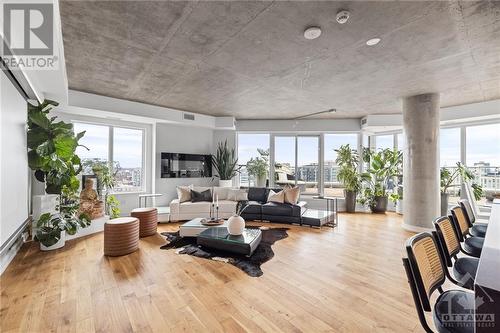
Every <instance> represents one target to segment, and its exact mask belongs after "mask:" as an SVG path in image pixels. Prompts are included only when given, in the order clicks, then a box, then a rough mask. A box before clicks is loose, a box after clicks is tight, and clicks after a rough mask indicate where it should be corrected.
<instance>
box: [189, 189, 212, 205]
mask: <svg viewBox="0 0 500 333" xmlns="http://www.w3.org/2000/svg"><path fill="white" fill-rule="evenodd" d="M200 201H209V202H211V201H212V192H210V190H205V191H203V192H198V191H195V190H191V202H200Z"/></svg>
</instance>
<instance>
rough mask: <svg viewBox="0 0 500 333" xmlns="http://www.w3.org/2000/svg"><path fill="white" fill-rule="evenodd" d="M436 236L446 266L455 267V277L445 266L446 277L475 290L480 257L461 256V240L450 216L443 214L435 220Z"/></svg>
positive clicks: (434, 232)
mask: <svg viewBox="0 0 500 333" xmlns="http://www.w3.org/2000/svg"><path fill="white" fill-rule="evenodd" d="M434 227H435V229H436V231H433V233H432V234H433V235H434V238H435V239H436V240H437V243H438V245H439V248H440V249H441V255H442V259H443V261H444V262H445V263H446V266H448V267H453V275H454V277H455V278H453V277H452V276H451V275H450V273H449V271H448V269H447V268H445V274H446V277H447V278H448V279H449V280H450V281H451V282H453V283H455V284H456V285H459V286H460V287H464V288H467V289H470V290H474V282H475V277H476V272H477V266H478V265H479V259H478V258H473V257H469V256H467V257H460V258H458V257H457V255H458V254H459V253H460V242H459V240H458V238H457V234H456V230H455V226H454V225H453V222H451V220H450V218H449V217H448V216H441V217H439V218H437V219H436V220H434Z"/></svg>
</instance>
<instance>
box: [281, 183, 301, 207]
mask: <svg viewBox="0 0 500 333" xmlns="http://www.w3.org/2000/svg"><path fill="white" fill-rule="evenodd" d="M284 191H285V202H286V203H289V204H292V205H296V204H297V202H298V201H299V196H300V188H299V187H298V186H295V187H292V188H290V187H289V188H286V189H285V190H284Z"/></svg>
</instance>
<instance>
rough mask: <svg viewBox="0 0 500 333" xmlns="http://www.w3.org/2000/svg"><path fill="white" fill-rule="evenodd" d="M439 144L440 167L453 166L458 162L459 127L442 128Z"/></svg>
mask: <svg viewBox="0 0 500 333" xmlns="http://www.w3.org/2000/svg"><path fill="white" fill-rule="evenodd" d="M439 145H440V152H439V154H440V160H441V161H440V165H441V167H447V168H449V167H452V168H453V167H455V166H456V165H457V162H460V128H442V129H441V130H440V133H439Z"/></svg>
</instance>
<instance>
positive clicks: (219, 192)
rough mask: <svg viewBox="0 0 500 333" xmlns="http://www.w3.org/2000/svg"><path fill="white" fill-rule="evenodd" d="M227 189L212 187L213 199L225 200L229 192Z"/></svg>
mask: <svg viewBox="0 0 500 333" xmlns="http://www.w3.org/2000/svg"><path fill="white" fill-rule="evenodd" d="M229 190H230V188H229V187H217V186H216V187H214V194H213V195H214V198H217V197H218V198H219V200H227V194H228V192H229Z"/></svg>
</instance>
